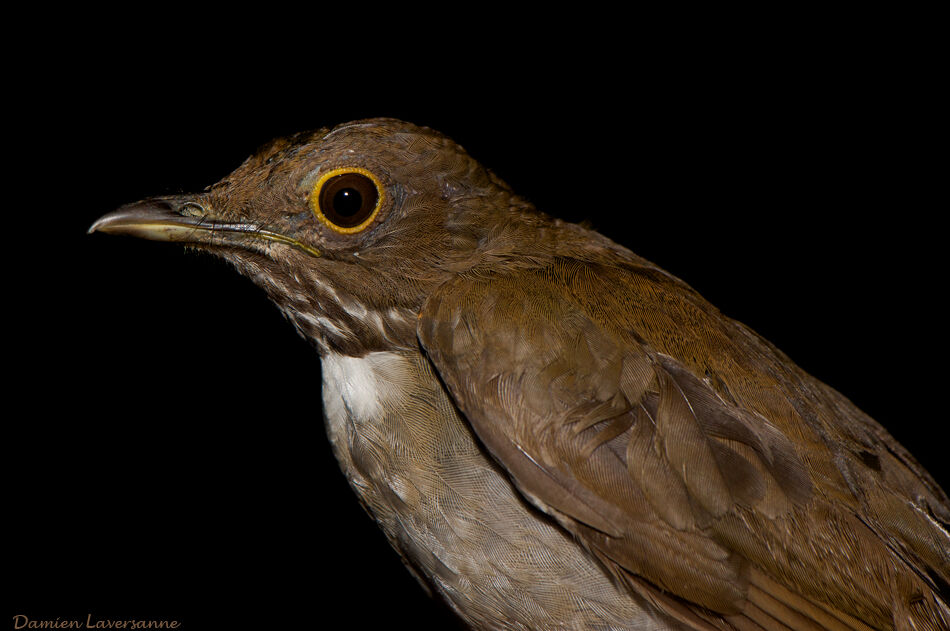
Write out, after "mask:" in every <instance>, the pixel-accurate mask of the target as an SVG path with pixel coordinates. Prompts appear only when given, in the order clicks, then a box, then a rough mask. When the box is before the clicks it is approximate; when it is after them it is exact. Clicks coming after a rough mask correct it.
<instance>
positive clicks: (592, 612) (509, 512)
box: [323, 352, 670, 630]
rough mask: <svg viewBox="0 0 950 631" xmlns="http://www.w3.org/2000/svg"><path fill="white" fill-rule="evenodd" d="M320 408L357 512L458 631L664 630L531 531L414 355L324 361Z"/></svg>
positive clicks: (555, 538)
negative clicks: (454, 619)
mask: <svg viewBox="0 0 950 631" xmlns="http://www.w3.org/2000/svg"><path fill="white" fill-rule="evenodd" d="M323 399H324V411H325V420H326V426H327V431H328V434H329V438H330V442H331V444H332V446H333V450H334V453H335V455H336V457H337V460H338V461H339V463H340V466H341V468H342V469H343V472H344V474H345V475H346V477H347V479H348V480H349V482H350V485H351V486H352V487H353V489H354V490H355V491H356V493H357V494H358V495H359V496H360V499H361V501H362V503H363V506H364V507H365V508H366V509H367V510H368V512H369V513H370V514H371V515H372V516H373V517H374V518H375V519H376V521H377V522H378V523H379V525H380V527H381V528H382V529H383V531H384V532H385V534H386V536H387V537H388V538H389V540H390V543H392V545H393V546H394V547H395V548H396V550H397V551H399V553H400V554H401V555H402V556H403V557H404V558H405V559H406V560H407V561H408V563H409V564H410V566H411V567H413V568H414V569H415V570H416V572H417V574H418V576H419V577H420V579H421V580H423V582H424V583H425V584H426V585H427V587H430V588H432V589H433V590H434V591H435V592H436V593H438V594H440V595H441V596H442V597H444V598H445V599H446V600H447V602H448V603H449V605H450V606H451V607H452V608H453V609H455V610H456V612H457V613H458V614H459V615H461V616H462V617H463V618H464V619H465V620H466V621H467V622H468V623H469V624H471V625H473V626H475V627H476V628H482V629H502V628H504V629H519V628H545V629H629V628H637V629H647V630H649V629H667V628H670V627H669V621H667V620H664V618H663V616H662V614H659V613H657V612H656V611H655V610H653V609H652V607H650V606H649V605H648V604H646V603H643V602H639V601H638V600H636V599H635V597H633V596H631V595H630V594H629V593H627V592H626V591H625V590H620V589H618V588H617V587H616V586H615V585H614V584H613V583H612V582H611V581H610V579H609V578H607V577H606V575H605V574H604V573H603V572H602V571H601V570H600V569H599V567H597V566H596V565H595V563H594V562H593V561H592V560H591V559H590V558H589V557H588V556H587V554H586V553H585V552H584V551H583V550H582V549H581V548H580V547H579V546H578V545H577V544H576V543H575V542H574V541H573V540H572V539H571V538H570V537H569V536H567V535H566V534H565V533H564V531H562V530H561V529H560V528H559V527H558V526H557V525H555V524H553V523H552V522H551V521H549V520H547V519H544V518H540V519H539V513H538V512H537V511H536V510H535V509H534V508H532V507H530V506H528V505H527V504H526V503H525V502H524V500H522V499H521V497H520V496H519V495H518V493H517V491H516V490H515V489H514V488H513V487H512V485H511V482H510V481H509V479H508V478H507V477H506V476H505V475H504V474H503V473H502V472H501V470H500V469H499V468H498V467H497V466H496V465H495V463H494V461H493V460H491V459H490V458H489V457H488V456H487V454H486V453H485V451H484V450H483V448H482V447H481V445H480V444H479V443H478V442H477V440H476V439H475V438H474V436H473V435H472V433H471V430H470V429H469V428H468V426H467V425H466V424H465V423H464V421H463V420H462V419H461V418H459V416H458V414H457V413H456V411H455V408H454V406H453V405H452V403H451V401H450V400H449V398H448V396H447V394H446V393H445V392H444V390H443V389H442V386H441V384H440V383H439V381H438V379H437V378H436V376H435V374H434V373H433V371H432V368H431V366H430V365H429V363H428V360H427V359H426V358H425V357H424V356H423V355H422V354H421V353H419V352H375V353H369V354H367V355H364V356H362V357H348V356H344V355H338V354H333V353H328V354H326V355H325V356H324V357H323ZM539 577H544V580H538V578H539ZM539 616H541V617H543V618H544V620H539V618H538V617H539Z"/></svg>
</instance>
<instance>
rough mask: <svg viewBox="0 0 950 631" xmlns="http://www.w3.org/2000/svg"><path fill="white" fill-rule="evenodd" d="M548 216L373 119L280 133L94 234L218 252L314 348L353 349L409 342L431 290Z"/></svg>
mask: <svg viewBox="0 0 950 631" xmlns="http://www.w3.org/2000/svg"><path fill="white" fill-rule="evenodd" d="M545 221H547V219H546V218H545V217H544V216H543V215H541V214H540V213H537V212H535V211H534V210H533V209H532V208H531V207H530V205H529V204H527V203H526V202H524V201H523V200H521V199H520V198H518V197H517V196H515V195H514V194H513V193H512V192H511V190H510V189H509V188H508V186H507V185H506V184H505V183H504V182H502V181H501V180H500V179H499V178H497V177H496V176H495V175H494V174H492V173H491V172H490V171H488V170H487V169H485V168H483V167H482V166H481V165H480V164H479V163H478V162H477V161H475V160H474V159H472V158H471V157H470V156H469V155H468V154H467V153H466V152H465V151H464V150H463V149H462V148H461V147H460V146H459V145H457V144H456V143H454V142H453V141H452V140H450V139H448V138H447V137H445V136H443V135H441V134H439V133H438V132H435V131H433V130H430V129H427V128H422V127H417V126H415V125H411V124H409V123H404V122H401V121H397V120H392V119H372V120H364V121H356V122H352V123H347V124H343V125H340V126H338V127H335V128H333V129H321V130H317V131H315V132H308V133H301V134H297V135H294V136H291V137H288V138H282V139H278V140H275V141H273V142H271V143H269V144H268V145H266V146H264V147H262V148H261V149H260V150H259V151H258V152H257V153H256V154H254V155H253V156H251V157H250V158H248V159H247V160H246V161H245V162H244V163H243V164H242V165H240V166H239V167H238V168H237V169H236V170H235V171H234V172H233V173H231V174H230V175H228V176H227V177H225V178H224V179H222V180H221V181H220V182H218V183H216V184H214V185H213V186H210V187H209V188H207V189H206V190H205V191H204V192H202V193H198V194H193V195H175V196H165V197H157V198H151V199H146V200H143V201H140V202H136V203H133V204H129V205H126V206H123V207H122V208H119V209H118V210H116V211H115V212H112V213H110V214H108V215H105V216H104V217H102V218H100V219H99V220H98V221H97V222H96V223H95V224H93V226H92V227H91V228H90V229H89V231H90V232H94V231H98V232H105V233H113V234H127V235H132V236H137V237H142V238H146V239H152V240H161V241H174V242H182V243H184V244H186V245H188V246H191V247H194V248H198V249H201V250H206V251H210V252H212V253H214V254H216V255H218V256H221V257H223V258H224V259H226V260H228V261H230V262H231V263H233V264H234V266H235V267H236V268H237V269H238V270H239V271H240V272H241V273H242V274H244V275H246V276H247V277H249V278H251V279H252V280H253V281H254V282H255V283H256V284H258V285H259V286H261V287H262V288H263V289H264V290H265V291H266V292H267V294H268V295H269V297H270V298H271V299H272V300H273V301H274V302H275V303H276V304H277V305H278V306H279V307H280V308H281V309H282V310H283V312H284V313H285V315H286V316H287V317H288V318H289V319H290V320H291V322H293V324H294V325H295V326H296V327H297V329H298V330H299V331H300V333H301V334H302V335H304V336H305V337H306V338H308V339H310V340H311V341H313V342H314V343H315V345H316V346H317V348H318V350H321V351H327V350H333V351H335V352H341V353H346V354H350V355H360V354H363V353H366V352H370V351H373V350H383V349H393V348H399V347H406V346H411V345H414V344H415V343H416V341H415V320H416V314H417V313H418V311H419V309H420V307H421V305H422V303H423V302H424V301H425V299H426V297H427V296H428V295H429V294H430V293H431V291H432V290H433V289H434V288H435V287H437V286H438V285H439V284H441V283H442V282H444V280H445V279H446V278H447V277H449V276H450V275H452V274H455V273H458V272H459V271H464V270H469V269H472V268H474V267H477V266H478V265H479V264H481V263H485V262H488V261H490V260H492V259H497V258H499V257H502V258H504V259H506V260H512V258H513V257H514V258H517V256H514V255H513V253H514V252H515V251H517V250H519V247H518V245H517V244H518V243H525V242H533V241H535V239H536V237H537V232H536V230H535V228H536V227H537V224H538V222H542V223H543V222H545ZM521 249H523V248H521Z"/></svg>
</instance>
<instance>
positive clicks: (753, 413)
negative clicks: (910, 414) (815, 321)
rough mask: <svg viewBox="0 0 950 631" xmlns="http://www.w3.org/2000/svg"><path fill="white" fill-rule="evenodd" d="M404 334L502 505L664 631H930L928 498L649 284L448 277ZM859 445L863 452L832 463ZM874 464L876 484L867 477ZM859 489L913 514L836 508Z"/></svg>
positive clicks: (596, 278)
mask: <svg viewBox="0 0 950 631" xmlns="http://www.w3.org/2000/svg"><path fill="white" fill-rule="evenodd" d="M418 335H419V340H420V342H421V344H422V346H423V348H424V349H425V351H426V352H427V354H428V356H429V357H430V359H431V361H432V362H433V364H434V366H435V367H436V369H437V370H438V373H439V375H440V377H441V379H442V380H443V382H444V384H445V386H446V387H447V389H448V390H449V392H450V393H451V395H452V396H453V398H454V400H455V402H456V404H457V405H458V407H459V409H460V410H461V412H462V413H463V414H464V416H465V417H466V418H467V419H468V421H469V422H470V423H471V425H472V427H473V428H474V430H475V432H476V434H477V435H478V436H479V438H480V439H481V441H482V442H483V443H484V444H485V446H486V447H487V448H488V450H489V451H490V452H491V453H492V455H493V456H494V457H495V458H496V459H497V460H498V461H499V462H500V464H501V465H502V466H503V467H504V468H505V469H506V470H507V471H508V473H509V474H510V476H511V478H512V480H513V482H514V484H515V485H516V486H517V488H518V489H519V490H520V491H521V492H522V494H523V495H524V496H525V497H526V498H527V499H528V500H530V501H531V502H532V503H533V504H535V505H536V506H537V507H539V508H540V509H541V510H543V511H545V512H546V513H548V514H550V515H551V516H553V517H554V518H555V519H557V521H558V522H560V523H561V525H562V526H563V527H565V528H566V529H567V530H569V531H570V532H572V533H573V534H574V535H575V536H576V538H577V539H578V541H580V542H581V543H582V544H583V545H584V546H585V547H586V548H587V549H588V550H589V551H590V552H591V553H592V554H594V555H595V556H596V557H597V558H598V559H600V560H601V561H602V562H603V564H604V566H605V567H606V568H607V569H608V570H609V571H611V573H612V574H613V575H614V577H615V578H616V579H617V580H619V581H622V582H624V583H626V584H627V585H628V586H629V587H630V588H632V589H635V590H637V591H639V592H641V593H642V594H644V595H646V596H647V597H649V598H651V599H652V600H653V602H654V603H656V604H657V606H659V607H660V608H662V609H664V610H666V611H667V612H668V613H670V614H671V615H674V616H676V617H677V618H679V619H680V621H682V622H683V623H684V624H686V625H688V626H690V627H693V628H704V629H712V628H738V629H756V628H765V629H773V628H774V629H810V630H814V629H868V628H881V629H884V628H893V626H894V623H893V622H892V619H893V618H892V616H893V615H896V614H893V613H892V612H893V611H898V608H899V607H898V605H896V604H894V602H891V601H892V600H900V599H903V600H904V601H906V602H904V603H903V605H904V609H907V610H908V611H910V609H913V607H916V608H917V610H920V611H917V610H914V611H910V613H908V614H907V615H918V613H919V614H920V615H921V616H923V618H921V619H922V620H929V619H930V618H928V616H930V617H932V618H933V619H934V620H940V619H941V618H940V616H945V615H946V603H945V602H943V601H942V600H941V599H940V596H939V595H938V592H937V588H935V585H938V586H939V584H940V581H943V584H944V585H945V584H946V581H947V580H948V575H950V572H948V570H947V568H948V567H950V565H947V564H946V563H947V560H948V559H950V557H948V554H950V553H948V550H950V546H948V545H947V542H950V539H948V538H946V530H945V529H944V530H942V531H941V529H940V528H939V527H937V528H935V527H934V526H933V525H932V524H931V522H933V523H934V524H937V523H938V522H939V519H937V518H935V513H939V515H941V516H942V518H943V519H944V520H946V518H947V515H948V514H950V512H948V509H947V501H946V496H945V495H942V491H941V490H940V489H939V487H938V486H937V485H936V484H935V483H933V481H932V480H930V479H929V477H928V476H927V474H926V472H923V470H922V469H920V468H919V465H916V463H914V462H913V460H912V458H910V456H909V455H907V454H906V453H905V452H903V451H902V450H900V451H899V453H898V451H895V447H893V446H891V447H890V450H889V451H887V453H885V449H884V448H883V447H881V443H882V442H884V441H886V440H887V439H889V437H888V436H886V433H884V430H883V429H881V428H880V427H879V426H877V425H876V424H875V423H874V422H873V421H871V420H870V419H868V418H867V417H864V416H863V415H861V413H860V412H859V411H857V410H856V409H855V408H854V407H853V406H852V405H851V404H850V403H849V402H847V400H845V399H844V397H841V396H840V395H838V394H837V393H835V392H834V391H832V390H830V389H829V388H827V387H826V386H824V385H823V384H820V383H819V382H817V381H816V380H814V379H812V378H810V377H808V376H807V375H806V374H805V373H803V372H802V371H801V370H800V369H798V368H797V367H796V366H794V364H792V362H790V361H789V360H788V359H787V358H786V357H785V356H783V355H782V354H781V353H779V352H778V351H777V350H775V349H774V348H772V347H771V346H769V345H768V344H767V343H766V342H764V341H763V340H761V338H758V337H757V336H756V335H755V334H753V333H751V332H750V331H748V329H745V328H744V327H742V326H741V325H739V324H737V323H735V322H733V321H732V320H729V319H728V318H725V317H724V316H722V315H721V314H720V313H719V312H718V311H717V310H715V308H713V307H712V306H711V305H709V304H708V303H707V302H705V301H704V300H703V299H702V298H701V297H699V296H698V294H696V293H695V292H693V291H692V290H691V289H690V288H689V287H687V286H686V285H685V284H684V283H682V282H681V281H679V280H677V279H675V278H673V277H671V276H669V275H667V274H666V273H665V272H662V271H661V270H659V269H658V268H655V267H650V266H648V265H639V264H633V263H631V264H629V265H624V266H617V265H609V266H608V265H603V264H597V263H591V262H581V261H577V260H572V259H559V260H555V261H554V262H552V263H551V264H549V265H546V266H543V267H537V268H529V269H520V270H510V271H507V272H504V273H497V272H484V273H474V272H473V273H469V274H467V275H461V276H459V277H457V278H456V279H455V280H453V281H451V282H449V283H447V284H445V285H443V286H442V287H441V288H440V289H439V290H438V291H437V292H435V293H434V294H433V295H432V296H431V297H430V298H429V300H428V301H427V303H426V305H425V306H424V308H423V310H422V312H421V313H420V316H419V325H418ZM849 406H850V407H849ZM836 415H837V416H838V417H840V416H842V415H844V416H847V417H848V418H846V419H844V420H843V421H842V420H840V419H839V420H837V421H836V420H835V418H833V417H835V416H836ZM852 417H853V418H852ZM875 432H876V434H875ZM856 437H857V438H856ZM858 439H860V441H862V446H861V449H863V450H864V451H865V452H867V454H870V455H865V456H860V455H859V456H857V457H855V458H851V459H850V460H848V461H847V463H846V466H845V465H842V464H841V463H840V462H838V460H839V459H840V458H842V457H843V456H842V454H841V453H840V452H841V451H842V449H841V448H840V445H842V444H844V445H847V446H848V447H849V448H850V447H851V446H852V445H851V444H850V443H849V441H850V442H852V443H853V442H854V441H855V440H858ZM890 440H891V441H892V440H893V439H890ZM875 441H876V442H875ZM894 445H896V443H894ZM896 449H897V450H899V446H897V448H896ZM851 451H854V450H853V449H852V450H851ZM849 453H850V452H849ZM862 458H863V459H862ZM874 459H876V462H875V461H874ZM852 461H854V462H852ZM868 463H870V464H868ZM895 463H896V464H895ZM861 467H863V468H861ZM875 467H876V468H877V469H878V471H877V473H881V472H882V471H883V472H884V473H883V474H881V476H883V475H884V474H887V475H889V476H890V477H891V478H893V480H892V481H891V483H890V486H888V483H887V482H888V481H887V480H883V478H882V477H881V476H878V478H881V479H877V478H876V479H875V480H871V482H874V484H871V483H870V482H868V480H865V478H869V476H870V474H871V473H875V471H874V468H875ZM915 467H916V468H915ZM895 471H896V472H897V473H894V472H895ZM862 476H863V477H862ZM849 478H850V479H849ZM856 480H857V482H856ZM921 480H923V482H921ZM864 483H867V487H868V489H870V490H867V489H865V490H863V491H862V492H864V493H865V494H866V495H868V494H869V495H875V494H877V495H880V496H881V497H884V498H885V499H884V500H880V498H878V499H879V500H880V501H878V504H877V505H876V506H882V505H883V504H882V503H881V502H882V501H883V502H884V504H888V502H889V504H888V505H887V506H885V508H887V509H888V510H892V511H893V510H895V509H894V508H893V506H890V505H891V504H893V505H898V504H901V503H902V500H900V499H899V498H898V499H897V500H895V499H894V497H895V491H894V489H893V488H892V487H894V486H900V485H901V484H903V485H904V486H913V491H914V492H916V493H917V494H918V495H919V496H920V497H926V498H927V499H928V500H929V502H930V505H929V508H928V510H930V513H931V514H930V515H926V516H924V517H921V516H920V515H917V513H918V512H920V511H918V510H911V509H906V510H904V511H903V513H900V511H898V512H899V513H900V514H899V517H901V518H902V519H903V518H906V519H903V524H897V525H894V524H889V523H887V520H886V519H877V518H876V517H875V515H872V514H869V509H868V507H869V506H871V504H873V502H871V501H870V500H868V499H867V498H863V499H862V498H859V497H856V496H855V490H854V488H853V487H854V486H855V485H860V484H864ZM872 487H873V488H872ZM897 492H898V494H899V493H901V492H902V493H905V494H906V493H908V492H910V491H907V490H906V489H898V491H897ZM904 504H907V502H904ZM901 505H903V504H901ZM871 508H872V509H873V508H874V506H871ZM912 513H913V514H912ZM907 515H911V517H907ZM899 521H900V520H899ZM902 529H903V531H902ZM922 540H923V541H924V543H921V541H922ZM908 542H910V543H908ZM869 555H870V556H869ZM869 559H870V560H869ZM862 568H869V569H868V570H867V572H866V573H862V572H861V569H862ZM888 590H889V591H888ZM944 598H945V595H944ZM915 599H916V600H915ZM908 603H909V604H908ZM908 608H910V609H908ZM902 611H903V610H902ZM921 611H922V612H923V613H920V612H921ZM934 612H936V613H934ZM859 619H860V620H864V621H867V622H866V623H865V622H861V621H860V620H859ZM944 620H946V619H945V618H944ZM935 624H938V623H935ZM756 625H757V626H756ZM898 628H901V626H900V624H898ZM921 628H925V627H921ZM936 628H940V627H939V626H938V627H936Z"/></svg>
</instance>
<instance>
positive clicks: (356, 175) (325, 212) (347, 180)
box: [310, 167, 385, 234]
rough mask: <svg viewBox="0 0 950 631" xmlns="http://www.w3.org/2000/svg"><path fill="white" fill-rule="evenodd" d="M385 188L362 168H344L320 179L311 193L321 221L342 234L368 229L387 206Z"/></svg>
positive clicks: (334, 170) (326, 174)
mask: <svg viewBox="0 0 950 631" xmlns="http://www.w3.org/2000/svg"><path fill="white" fill-rule="evenodd" d="M384 198H385V195H384V193H383V185H382V184H381V183H380V181H379V179H378V178H377V177H376V176H375V175H373V174H372V173H371V172H369V171H367V170H366V169H363V168H361V167H342V168H339V169H333V170H332V171H328V172H326V173H324V174H323V175H321V176H320V179H319V180H317V183H316V184H315V185H314V187H313V192H312V193H311V194H310V209H311V210H312V211H313V214H314V215H315V216H316V218H317V219H319V220H320V221H322V222H323V223H324V224H326V225H327V227H329V228H330V229H331V230H334V231H336V232H339V233H340V234H354V233H357V232H361V231H363V230H365V229H366V228H367V227H368V226H369V225H370V224H371V223H373V219H375V218H376V215H377V213H379V209H380V208H381V207H382V205H383V199H384Z"/></svg>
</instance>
